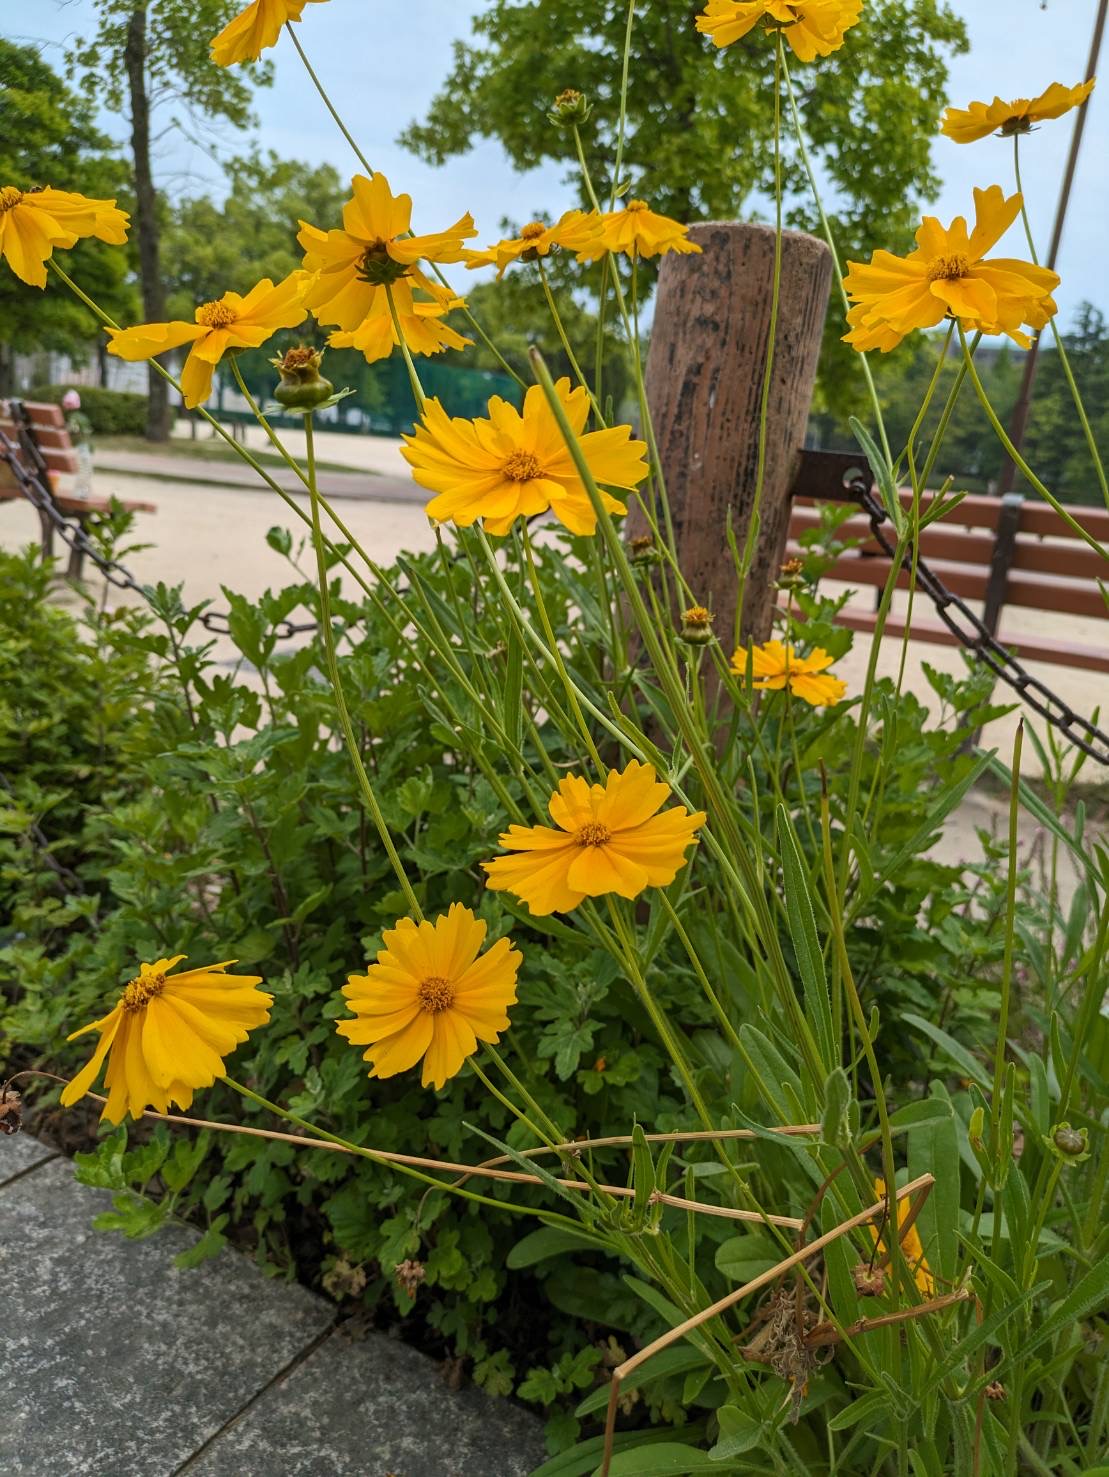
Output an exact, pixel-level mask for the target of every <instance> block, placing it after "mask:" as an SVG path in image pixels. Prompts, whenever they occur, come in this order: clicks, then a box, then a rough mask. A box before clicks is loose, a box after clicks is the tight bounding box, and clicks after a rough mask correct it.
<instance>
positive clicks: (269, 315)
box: [108, 272, 308, 410]
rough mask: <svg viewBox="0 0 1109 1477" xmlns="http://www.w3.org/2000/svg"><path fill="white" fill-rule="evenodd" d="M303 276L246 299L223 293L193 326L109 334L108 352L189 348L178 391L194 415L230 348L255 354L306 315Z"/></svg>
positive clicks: (125, 355)
mask: <svg viewBox="0 0 1109 1477" xmlns="http://www.w3.org/2000/svg"><path fill="white" fill-rule="evenodd" d="M304 288H305V277H304V273H303V272H293V273H291V274H290V275H289V276H288V277H286V278H285V280H284V281H283V282H279V283H278V284H277V286H276V287H275V286H274V285H273V283H272V282H271V281H270V279H269V278H268V277H263V278H262V280H261V282H259V283H257V284H256V285H255V286H254V287H252V288H251V289H250V291H249V292H248V293H247V295H246V297H240V296H239V294H238V293H237V292H225V293H224V295H223V296H222V297H221V298H220V299H219V300H218V301H217V302H213V303H204V304H203V305H202V306H201V307H199V308H197V310H196V314H195V317H196V322H195V323H184V322H173V323H140V324H139V325H138V326H137V327H135V328H119V329H109V332H110V333H111V342H110V343H109V345H108V353H109V354H116V355H118V357H119V358H120V359H130V360H135V359H153V358H154V357H155V355H157V354H163V353H165V351H166V350H167V349H178V348H180V347H181V345H182V344H188V343H191V344H192V348H191V349H190V350H189V357H188V358H187V359H186V360H185V367H184V369H183V370H182V371H181V390H182V393H183V395H184V397H185V404H186V405H187V406H188V407H189V409H190V410H192V409H193V408H194V407H195V406H197V405H200V404H202V403H203V402H204V401H205V400H207V398H208V396H209V395H210V394H211V393H212V374H213V373H214V371H215V367H216V365H217V364H218V363H219V361H220V359H221V358H222V357H223V355H224V354H225V353H226V352H227V350H228V349H256V348H257V347H258V346H259V345H260V344H264V343H265V342H266V340H267V339H268V338H269V337H270V336H271V335H272V334H274V333H276V332H277V330H278V329H279V328H295V327H296V326H297V324H298V323H303V322H304V320H305V318H306V317H307V316H308V313H307V310H306V309H305V306H304V302H303V297H304Z"/></svg>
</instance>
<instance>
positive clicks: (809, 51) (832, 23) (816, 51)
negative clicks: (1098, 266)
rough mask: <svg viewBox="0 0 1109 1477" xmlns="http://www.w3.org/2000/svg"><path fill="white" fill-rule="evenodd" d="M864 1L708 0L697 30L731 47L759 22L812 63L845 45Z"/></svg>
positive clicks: (803, 59)
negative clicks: (777, 33) (844, 38)
mask: <svg viewBox="0 0 1109 1477" xmlns="http://www.w3.org/2000/svg"><path fill="white" fill-rule="evenodd" d="M862 11H863V0H708V3H707V4H706V6H705V9H704V12H703V14H701V15H699V16H698V17H697V29H698V30H699V31H701V32H703V34H704V35H706V36H711V37H712V40H713V41H714V42H715V44H716V45H717V46H731V44H732V43H733V41H741V40H742V39H743V37H744V36H746V35H747V34H748V32H750V31H753V30H754V28H755V27H756V26H757V25H758V23H759V21H763V22H765V25H766V29H767V30H768V31H781V32H782V34H783V36H784V37H785V39H786V40H787V41H788V42H789V44H790V46H791V47H792V48H793V50H794V52H795V53H796V55H797V57H798V59H799V60H800V61H803V62H811V61H813V60H814V59H815V58H816V57H818V56H830V55H831V53H832V52H833V51H838V49H839V48H840V47H841V46H842V45H843V34H844V32H845V31H847V30H849V29H850V28H851V27H852V26H853V25H854V24H855V22H856V21H857V20H858V19H859V17H860V15H862Z"/></svg>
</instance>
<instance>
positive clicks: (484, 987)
mask: <svg viewBox="0 0 1109 1477" xmlns="http://www.w3.org/2000/svg"><path fill="white" fill-rule="evenodd" d="M485 932H486V925H485V924H484V923H483V922H482V920H481V919H480V918H475V917H474V915H473V913H472V912H471V911H470V909H469V908H464V907H463V906H462V904H461V903H452V904H451V907H450V911H449V912H448V913H447V914H446V916H440V917H438V918H436V920H435V922H434V923H427V922H424V923H414V922H413V921H412V919H411V918H402V919H401V920H400V922H399V923H398V924H397V926H396V928H392V929H389V930H387V931H386V933H385V934H384V935H383V941H384V944H385V947H384V949H382V950H381V952H380V953H379V954H378V956H377V962H376V963H375V964H371V965H369V966H368V968H367V970H366V973H365V974H352V975H351V976H350V977H349V980H348V982H347V984H346V985H345V986H344V987H343V994H344V995H345V996H346V999H347V1004H348V1006H349V1007H350V1009H351V1011H353V1013H354V1015H355V1017H356V1019H354V1020H352V1021H345V1020H344V1021H339V1023H338V1025H337V1027H336V1029H337V1030H338V1032H339V1034H340V1035H341V1036H345V1037H346V1038H347V1040H348V1041H353V1042H354V1043H355V1045H356V1046H365V1047H366V1048H367V1049H366V1051H365V1052H363V1058H364V1059H365V1060H366V1061H368V1062H369V1063H370V1076H371V1077H395V1076H396V1075H397V1073H398V1072H406V1071H407V1070H408V1069H409V1067H414V1066H415V1065H416V1063H417V1062H418V1061H419V1060H420V1059H421V1057H422V1058H423V1064H424V1065H423V1077H422V1081H423V1085H424V1086H425V1087H435V1088H439V1087H442V1086H443V1084H444V1082H446V1081H447V1080H448V1078H450V1077H453V1076H454V1075H455V1073H456V1072H458V1071H459V1070H460V1069H461V1067H462V1063H463V1062H464V1061H465V1060H466V1058H467V1057H468V1056H472V1055H473V1053H474V1052H475V1051H476V1050H477V1044H478V1042H479V1041H496V1040H497V1039H498V1037H499V1036H500V1033H501V1032H502V1031H506V1030H507V1029H508V1024H509V1022H508V1007H509V1006H510V1005H512V1004H514V1003H515V1000H516V971H517V970H518V969H519V967H520V960H521V957H522V956H521V954H520V952H519V951H518V950H517V949H514V948H513V947H512V945H511V944H510V942H509V940H508V939H506V938H503V939H498V940H497V942H496V943H495V944H494V945H493V947H492V948H491V949H487V950H486V951H485V953H484V954H483V953H481V946H482V943H483V942H484V940H485Z"/></svg>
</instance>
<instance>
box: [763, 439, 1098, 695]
mask: <svg viewBox="0 0 1109 1477" xmlns="http://www.w3.org/2000/svg"><path fill="white" fill-rule="evenodd" d="M848 460H849V459H848V458H846V457H845V458H844V461H845V463H846V462H847V461H848ZM855 465H856V466H857V465H858V462H857V459H856V462H855ZM900 496H901V503H902V506H903V507H906V508H911V507H912V500H913V499H912V492H911V491H910V490H909V489H907V488H904V489H902V490H901V493H900ZM934 496H935V494H933V493H926V494H925V495H924V499H923V507H924V508H927V507H928V505H929V504H930V502H931V500H932V498H933V497H934ZM833 500H836V499H834V498H829V497H828V496H827V494H825V496H824V497H823V498H822V499H821V501H825V502H827V501H833ZM843 500H844V501H847V500H853V499H851V498H850V494H849V493H848V492H847V491H846V490H845V492H844V498H843ZM1067 512H1068V513H1070V515H1071V516H1072V517H1073V518H1075V519H1076V521H1077V522H1079V523H1080V524H1081V525H1082V527H1083V528H1085V529H1087V530H1088V531H1089V532H1090V534H1092V535H1093V537H1094V538H1096V539H1098V540H1099V542H1101V543H1102V544H1109V512H1107V511H1105V510H1104V509H1100V508H1093V507H1084V506H1079V505H1068V506H1067ZM820 523H821V515H820V509H819V506H818V500H816V499H813V498H811V497H806V496H796V497H795V498H794V501H793V508H792V511H791V515H790V524H789V542H788V544H787V557H791V558H796V557H799V556H801V555H803V554H804V553H805V552H806V551H805V549H804V548H803V547H802V546H801V544H800V543H799V539H800V536H801V534H802V533H803V532H805V531H806V530H809V529H814V528H819V527H820ZM835 537H836V540H837V541H839V540H844V541H856V540H857V543H856V544H855V547H853V548H851V549H848V550H845V551H844V552H843V553H842V554H841V555H840V556H839V557H838V558H837V559H836V560H835V562H834V563H833V564H832V565H831V567H830V568H829V569H827V570H826V571H825V573H824V578H825V579H830V580H840V581H843V582H844V583H845V584H849V585H854V586H856V587H860V586H870V587H873V588H874V589H875V591H876V592H877V591H879V590H881V589H882V587H883V586H884V585H885V583H886V580H887V578H888V577H889V556H888V555H887V554H886V552H885V550H884V549H883V548H882V547H881V545H880V544H879V543H878V541H877V540H876V539H875V538H874V536H873V534H872V532H871V528H870V522H869V519H868V518H867V517H866V515H865V514H864V513H863V512H862V510H861V509H860V511H859V512H858V513H857V514H852V516H851V517H849V518H848V519H847V520H846V522H844V523H841V524H840V526H839V529H838V530H837V532H836V535H835ZM919 556H920V557H921V558H922V559H924V560H925V561H926V562H927V564H928V567H929V568H930V569H931V570H932V572H933V573H934V574H935V575H937V576H938V578H939V579H940V580H942V582H943V583H944V584H945V585H946V586H947V588H948V589H949V590H950V591H951V592H952V593H953V594H955V595H959V596H961V597H962V598H963V599H965V600H971V601H981V602H983V604H984V607H985V609H984V613H983V617H982V618H983V619H984V620H985V622H986V624H987V626H989V627H990V629H991V631H993V632H994V633H996V630H997V623H998V618H999V616H1000V613H1001V609H1002V607H1003V606H1004V605H1017V606H1023V607H1026V608H1029V609H1032V610H1040V611H1051V612H1053V613H1057V614H1062V615H1074V616H1084V617H1087V618H1092V619H1095V620H1100V621H1101V622H1103V623H1104V632H1105V635H1104V640H1100V641H1099V642H1098V643H1097V645H1095V646H1082V645H1078V644H1077V643H1075V642H1071V641H1061V640H1058V639H1053V638H1051V637H1048V636H1039V635H1028V634H1019V635H1016V634H1014V635H1013V636H1011V637H1005V636H1001V637H998V639H999V640H1000V641H1001V642H1002V644H1003V645H1006V646H1009V647H1011V648H1012V649H1013V650H1014V651H1015V652H1016V653H1017V655H1018V656H1020V657H1021V658H1022V659H1024V660H1029V661H1041V662H1050V663H1053V664H1054V665H1057V666H1067V667H1078V668H1084V669H1085V670H1087V671H1091V672H1109V607H1107V605H1106V601H1105V598H1104V596H1103V595H1102V593H1101V590H1100V589H1099V587H1098V583H1097V582H1098V580H1099V579H1101V580H1102V581H1104V580H1105V579H1106V576H1107V573H1109V571H1107V568H1106V564H1105V561H1104V560H1103V559H1102V558H1101V557H1100V556H1099V555H1098V554H1097V553H1096V552H1095V551H1094V550H1093V549H1091V548H1090V547H1089V545H1087V544H1085V543H1083V542H1082V540H1081V539H1080V538H1079V537H1078V535H1077V534H1076V533H1075V532H1074V530H1073V529H1071V528H1070V527H1068V525H1067V524H1066V523H1065V522H1064V521H1063V519H1062V518H1060V516H1059V514H1058V513H1056V512H1055V510H1054V509H1053V508H1051V507H1050V506H1049V505H1048V504H1046V503H1044V502H1042V501H1041V500H1040V499H1039V498H1038V497H1032V496H1030V497H1027V498H1022V497H1020V496H1019V495H1012V494H1010V495H1009V496H1008V497H1006V498H996V497H981V496H969V497H965V498H964V499H963V501H962V502H961V503H960V504H959V505H958V507H957V508H956V509H955V510H954V511H953V512H952V513H949V514H948V515H947V516H946V517H944V518H942V519H940V520H938V521H937V522H936V523H934V524H932V525H931V526H930V527H928V528H925V529H924V530H923V532H922V533H921V535H920V548H919ZM909 582H910V577H909V573H908V571H907V570H903V571H902V572H901V574H900V575H899V577H898V580H897V585H898V588H899V589H908V587H909ZM931 608H932V607H931V603H930V601H929V600H928V598H927V596H926V595H924V594H923V593H919V592H918V594H917V597H916V600H915V602H914V611H913V618H912V625H911V636H912V639H914V640H917V641H930V642H935V643H938V644H940V645H944V646H957V645H959V644H960V643H959V639H958V637H957V636H956V635H955V634H954V633H953V632H952V631H951V630H949V629H948V627H947V626H946V625H944V624H943V622H942V621H940V620H938V619H932V618H930V617H929V615H928V612H929V611H930V610H931ZM917 612H920V614H918V613H917ZM837 619H838V620H839V621H840V623H841V624H843V625H845V626H848V627H850V628H851V629H852V630H855V631H873V629H874V623H875V611H866V610H850V609H844V610H842V611H841V612H840V614H839V616H838V617H837ZM904 631H905V620H904V617H901V616H897V615H891V616H890V618H889V619H888V620H887V621H886V625H885V632H886V634H887V635H890V636H900V635H903V634H904Z"/></svg>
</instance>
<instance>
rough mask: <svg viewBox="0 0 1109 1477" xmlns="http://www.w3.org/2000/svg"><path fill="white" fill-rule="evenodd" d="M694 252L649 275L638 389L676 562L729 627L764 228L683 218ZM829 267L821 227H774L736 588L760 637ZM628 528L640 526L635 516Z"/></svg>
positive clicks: (762, 296) (782, 537) (748, 623)
mask: <svg viewBox="0 0 1109 1477" xmlns="http://www.w3.org/2000/svg"><path fill="white" fill-rule="evenodd" d="M689 235H690V239H691V240H693V241H696V242H697V244H698V245H699V246H700V247H701V248H702V254H701V255H699V256H694V255H689V256H679V255H677V254H676V253H674V254H671V255H669V256H667V257H666V258H665V259H664V261H663V263H662V270H661V272H660V275H659V285H658V297H657V299H656V303H655V318H654V327H653V329H652V332H651V349H650V355H649V357H648V360H647V372H646V382H647V399H648V402H649V404H650V408H651V415H652V418H653V421H654V426H655V434H656V436H657V438H658V448H659V457H660V460H661V462H662V468H663V472H664V474H665V477H666V487H667V492H668V494H669V497H670V507H671V515H672V518H673V522H674V534H675V539H676V542H677V548H678V556H679V559H680V561H681V566H682V571H683V573H684V575H685V577H686V579H687V581H688V582H689V585H690V587H691V588H692V590H693V592H694V594H695V595H696V597H697V599H698V600H700V601H702V602H703V603H704V604H705V605H707V606H709V607H710V608H711V609H712V610H713V612H714V614H715V615H716V618H717V619H716V631H717V634H718V636H719V637H720V639H721V640H722V641H724V642H725V643H726V642H727V641H728V640H729V639H730V629H729V628H730V624H731V622H732V620H733V618H734V614H735V607H736V601H737V596H738V585H737V578H736V571H735V565H734V562H733V559H732V555H731V552H730V550H729V548H728V544H727V539H726V529H727V525H728V511H729V509H730V510H731V518H732V526H733V528H734V529H735V534H736V538H737V540H738V543H739V547H740V549H741V550H742V548H743V545H744V540H745V538H746V536H747V529H748V525H749V523H750V519H751V512H752V508H753V506H754V498H755V487H756V476H757V467H758V446H759V407H760V402H761V396H762V383H763V372H764V367H765V364H766V351H767V345H768V342H769V337H770V310H771V296H772V291H773V283H774V231H773V229H772V228H770V227H768V226H754V225H741V224H739V223H736V222H732V221H724V222H713V221H710V222H707V223H706V224H704V225H698V226H694V227H693V228H692V230H691V231H690V233H689ZM831 280H832V254H831V252H830V251H829V250H828V248H827V246H826V245H825V244H824V242H823V241H818V240H817V239H816V238H815V237H814V236H806V235H803V234H801V233H800V232H796V231H787V232H785V234H784V236H783V239H782V277H781V294H780V300H779V307H778V325H777V332H776V335H775V343H774V366H773V373H772V378H771V385H770V398H769V404H768V415H767V436H766V472H765V476H764V480H763V490H762V498H761V501H760V505H759V518H760V528H759V537H758V541H757V543H756V545H755V552H754V561H753V563H752V566H751V573H750V577H749V580H748V586H747V590H746V591H745V593H744V600H743V635H744V636H745V637H746V636H748V635H749V636H751V637H752V638H753V639H754V640H755V641H763V640H765V639H766V637H767V636H768V635H769V634H770V616H771V611H772V609H773V605H774V600H775V591H774V588H773V585H774V581H775V579H776V578H777V576H778V571H779V567H780V565H781V562H782V558H783V553H784V550H785V544H786V535H787V532H788V529H789V491H790V487H791V485H792V482H793V477H794V472H795V468H796V464H797V454H798V452H799V450H800V448H801V445H802V443H803V441H804V436H805V423H806V420H807V418H808V414H809V404H810V401H811V399H812V389H813V381H814V379H815V377H816V364H817V359H818V358H819V355H820V342H821V334H822V331H823V327H824V317H825V313H826V311H827V307H828V291H829V287H830V285H831ZM628 523H629V525H630V526H629V528H628V534H629V536H630V537H634V536H635V535H637V534H642V533H644V532H645V531H646V530H645V528H644V526H643V521H642V518H641V517H640V516H637V515H635V513H634V512H633V514H632V516H631V517H629V519H628Z"/></svg>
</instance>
